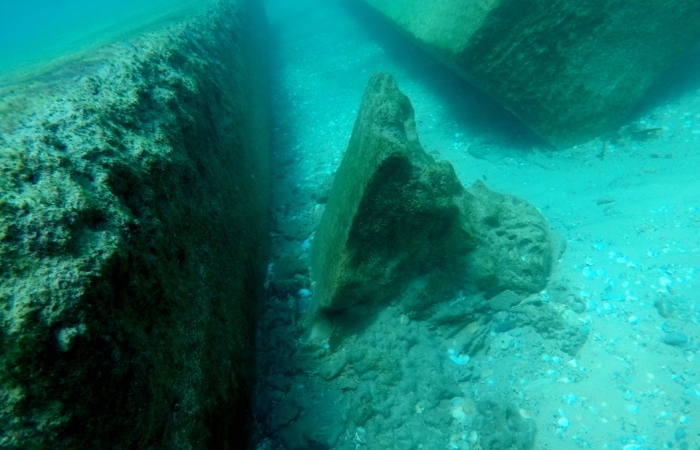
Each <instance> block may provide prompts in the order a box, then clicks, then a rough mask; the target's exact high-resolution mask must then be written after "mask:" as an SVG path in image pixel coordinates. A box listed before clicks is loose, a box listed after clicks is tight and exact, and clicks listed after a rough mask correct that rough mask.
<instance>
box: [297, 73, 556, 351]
mask: <svg viewBox="0 0 700 450" xmlns="http://www.w3.org/2000/svg"><path fill="white" fill-rule="evenodd" d="M553 248H554V246H553V244H552V240H551V235H550V233H549V229H548V226H547V224H546V222H545V220H544V218H543V217H542V215H541V214H539V212H538V211H537V210H536V209H535V208H534V207H533V206H532V205H530V204H528V203H527V202H525V201H524V200H521V199H518V198H516V197H513V196H510V195H503V194H498V193H495V192H493V191H490V190H489V189H488V188H487V187H486V186H485V185H483V183H480V182H478V183H476V184H475V185H474V186H473V187H471V188H468V189H465V188H464V187H463V186H462V185H461V184H460V182H459V180H458V179H457V177H456V175H455V173H454V170H453V168H452V166H451V165H450V164H449V163H448V162H446V161H440V162H436V161H435V160H434V159H433V158H432V157H430V156H429V155H428V154H427V153H426V152H425V151H424V150H423V149H422V148H421V146H420V143H419V141H418V136H417V135H416V130H415V122H414V115H413V108H412V106H411V103H410V101H409V100H408V98H407V97H406V96H405V95H403V94H402V93H401V92H400V91H399V90H398V87H397V86H396V83H395V81H394V80H393V78H392V77H391V76H389V75H387V74H375V75H374V76H372V78H371V79H370V81H369V84H368V86H367V90H366V91H365V95H364V98H363V100H362V105H361V106H360V111H359V113H358V117H357V121H356V123H355V127H354V130H353V133H352V137H351V139H350V143H349V146H348V150H347V152H346V154H345V156H344V158H343V161H342V162H341V165H340V167H339V168H338V171H337V173H336V176H335V180H334V182H333V187H332V189H331V192H330V194H329V198H328V204H327V207H326V210H325V212H324V214H323V216H322V218H321V222H320V224H319V226H318V230H317V231H316V234H315V237H314V240H313V245H312V254H311V266H312V272H313V273H312V277H313V279H314V281H315V283H316V287H315V292H314V299H313V300H314V304H313V305H312V310H311V332H310V338H311V339H312V340H319V339H324V338H327V337H328V335H330V333H331V331H332V329H333V327H335V326H341V327H342V326H351V327H352V326H353V325H350V324H351V323H352V322H357V323H355V324H354V325H361V322H362V321H365V320H367V319H368V318H370V317H372V316H373V313H374V312H376V311H377V309H378V308H382V307H384V306H385V305H386V304H387V303H389V302H400V303H401V304H402V305H403V308H404V309H405V310H411V311H415V310H424V309H427V308H430V307H431V306H432V305H433V304H435V303H436V302H440V301H442V300H445V299H446V298H451V297H453V296H454V295H455V294H456V293H457V292H458V291H460V290H461V289H463V288H465V289H468V290H471V291H480V292H483V293H485V294H486V295H488V296H492V295H495V294H497V293H499V292H501V291H504V290H506V289H509V290H512V291H514V292H516V293H520V294H524V293H531V292H536V291H538V290H540V289H542V288H543V287H544V285H545V283H546V281H547V277H548V275H549V272H550V269H551V266H552V261H553ZM340 315H342V316H343V317H342V318H341V317H340Z"/></svg>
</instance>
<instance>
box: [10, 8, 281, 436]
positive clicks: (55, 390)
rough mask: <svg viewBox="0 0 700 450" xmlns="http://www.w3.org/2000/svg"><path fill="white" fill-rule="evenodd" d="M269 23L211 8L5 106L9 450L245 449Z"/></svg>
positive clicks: (259, 272) (264, 184)
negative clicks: (264, 33) (263, 32)
mask: <svg viewBox="0 0 700 450" xmlns="http://www.w3.org/2000/svg"><path fill="white" fill-rule="evenodd" d="M262 19H263V16H262V11H260V10H259V5H257V2H252V1H247V0H240V1H237V0H235V1H227V2H216V3H215V4H214V3H213V4H212V6H211V8H210V9H208V10H207V11H206V12H203V13H202V14H201V15H200V16H197V17H193V18H192V19H191V20H189V21H188V22H187V23H181V24H176V25H171V26H170V27H168V28H166V29H164V30H162V31H160V32H157V33H153V34H149V35H145V36H142V37H139V38H135V39H133V40H131V41H130V42H129V43H128V45H124V44H118V45H116V46H114V47H111V48H110V49H107V50H106V51H102V52H101V53H100V54H101V55H103V56H107V58H106V59H103V60H101V61H97V60H94V59H93V60H91V61H77V62H73V63H72V64H73V66H72V69H66V71H67V72H71V70H72V71H73V73H80V74H81V76H80V77H79V79H77V80H76V79H75V77H72V78H73V79H72V81H71V82H69V83H67V84H62V85H61V84H56V83H55V84H54V85H53V89H54V92H52V93H49V94H47V95H44V96H43V97H42V98H39V97H36V98H34V97H31V98H24V99H23V100H22V110H21V114H20V113H19V112H18V109H17V108H18V106H17V105H13V104H10V103H8V102H4V103H3V108H6V109H5V110H4V111H8V114H4V111H3V112H2V113H1V114H2V115H1V116H0V117H3V123H2V125H1V126H0V130H2V134H1V135H0V447H1V448H3V449H49V448H70V449H96V448H113V449H126V448H140V449H163V448H173V449H175V448H177V449H202V448H217V449H227V448H241V447H240V444H241V441H242V440H245V439H246V436H247V425H246V423H247V420H248V417H249V400H250V399H249V398H247V396H248V395H249V392H250V391H251V390H252V387H251V380H250V374H251V371H252V367H251V363H252V354H251V347H252V345H251V339H252V331H253V330H252V325H253V320H252V319H253V317H254V316H255V312H256V311H255V302H256V300H257V299H258V298H259V297H260V295H261V292H260V291H261V286H262V283H263V280H264V268H265V258H266V243H267V236H268V231H267V222H266V218H267V206H268V170H269V168H268V161H267V158H268V120H267V119H268V117H267V115H268V111H267V106H266V91H265V86H264V83H263V82H262V81H261V80H264V79H265V74H264V64H263V61H262V60H261V56H260V55H261V54H262V50H263V48H264V46H263V45H262V42H260V34H259V30H260V28H261V27H263V26H264V21H263V20H262ZM10 110H12V114H9V111H10ZM5 119H7V120H5Z"/></svg>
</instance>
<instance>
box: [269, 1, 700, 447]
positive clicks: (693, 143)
mask: <svg viewBox="0 0 700 450" xmlns="http://www.w3.org/2000/svg"><path fill="white" fill-rule="evenodd" d="M357 3H358V2H321V1H314V0H303V1H297V2H286V1H282V0H276V1H275V0H269V1H267V2H266V6H267V11H268V17H269V21H270V29H271V33H272V42H271V56H270V57H271V77H272V80H273V82H272V98H273V105H274V107H273V111H274V126H275V134H274V139H275V140H274V147H273V162H274V163H273V180H274V182H273V208H274V209H273V222H272V236H273V243H272V254H273V258H272V260H271V263H270V267H269V271H270V273H269V276H268V300H267V301H268V303H267V306H266V313H264V314H263V316H262V321H261V328H260V331H259V334H258V345H259V348H260V354H259V355H258V358H259V360H260V361H261V363H259V370H260V372H259V375H260V377H261V379H260V380H259V382H260V383H261V387H260V390H259V395H258V398H257V400H256V402H257V403H256V409H257V410H258V415H257V417H258V420H259V421H260V422H261V423H260V436H261V441H260V442H259V443H258V446H257V448H258V449H283V448H284V449H287V448H289V449H292V448H293V449H301V448H314V449H316V448H318V449H328V448H337V449H341V448H342V449H365V448H366V449H436V450H437V449H439V450H445V449H447V450H457V449H463V450H466V449H493V450H495V449H499V450H510V449H519V450H522V449H624V450H641V449H672V448H673V449H696V448H700V426H699V425H698V423H697V421H698V419H699V417H698V414H700V391H699V390H698V387H699V386H700V384H699V383H700V378H699V376H700V374H699V373H698V370H699V368H700V366H698V349H699V347H698V337H700V336H698V332H699V331H700V296H699V295H698V283H699V281H698V276H699V274H698V268H699V267H700V212H699V211H698V208H699V207H700V204H699V202H700V179H698V173H700V154H699V153H698V149H699V148H700V84H699V82H698V80H700V47H697V46H696V47H694V48H693V49H692V50H691V51H690V52H689V53H687V54H685V55H684V56H683V58H682V59H680V60H679V61H678V62H677V63H676V65H675V66H674V67H673V68H672V69H671V70H670V71H668V72H665V74H664V75H663V76H661V78H660V81H659V82H658V83H657V84H654V85H653V87H652V88H650V90H649V93H648V94H647V95H646V96H645V97H643V99H642V100H641V102H640V103H638V104H637V105H635V109H633V110H632V112H630V113H629V114H628V115H625V116H624V118H619V119H620V120H621V122H620V124H621V125H622V126H620V127H616V128H615V130H614V131H612V132H609V133H607V134H605V135H604V136H602V137H597V138H595V139H592V140H590V139H589V140H584V141H581V142H578V143H577V145H574V146H565V147H564V148H558V149H555V148H553V147H552V146H551V145H549V144H548V143H547V142H546V135H545V139H542V138H540V137H538V136H537V135H536V134H535V133H533V132H532V131H531V130H530V129H528V127H526V126H524V125H523V124H522V122H521V121H519V120H518V119H517V118H515V117H514V116H513V115H512V114H509V113H508V112H507V111H506V110H504V109H503V108H502V107H501V106H499V105H498V104H497V102H495V101H494V100H493V99H492V98H490V97H489V96H488V95H486V94H484V93H483V92H482V91H479V90H478V89H476V88H474V87H471V86H470V85H469V84H468V83H465V82H464V80H463V79H462V78H460V77H459V76H458V75H457V74H456V72H457V73H459V71H454V70H450V69H448V68H446V67H445V66H444V65H441V64H439V63H437V62H436V60H435V59H434V58H432V57H431V55H429V54H428V52H426V51H425V48H424V47H423V46H422V45H420V43H419V44H416V42H415V40H412V39H410V38H408V37H407V36H406V35H405V33H402V30H400V29H399V27H397V26H396V23H393V22H391V21H388V20H386V17H382V16H381V14H376V13H375V11H372V10H370V9H368V8H366V7H364V6H362V5H359V4H357ZM366 3H370V4H373V5H375V4H382V3H384V4H388V5H391V3H392V2H379V1H368V2H366ZM398 3H406V2H398ZM412 3H413V4H414V5H415V4H417V3H418V2H412ZM422 3H423V5H424V6H420V7H419V6H415V8H416V10H415V11H412V12H413V13H416V14H422V13H424V12H425V10H431V9H432V10H435V9H439V8H441V7H442V6H440V5H443V4H445V3H450V2H441V3H440V5H438V4H437V3H433V2H422ZM456 3H459V2H456ZM462 3H468V2H462ZM475 3H476V2H475ZM482 3H485V2H482ZM396 9H398V6H397V7H396ZM418 9H420V11H418ZM386 10H387V11H388V13H387V15H388V16H390V17H392V18H393V17H394V16H391V14H392V13H394V12H395V11H392V10H391V6H387V8H386ZM407 14H410V13H407ZM426 15H427V13H426ZM396 17H399V18H398V19H396V21H397V22H399V24H400V26H401V25H403V24H405V23H407V22H409V19H405V17H403V16H400V15H398V13H397V16H396ZM421 17H424V16H421ZM404 19H405V22H401V21H402V20H404ZM448 19H449V17H448ZM427 21H428V19H426V22H427ZM390 22H391V23H390ZM426 27H427V25H426ZM419 30H420V28H419ZM422 31H425V28H423V29H422ZM416 34H418V33H416ZM523 63H524V62H523ZM627 69H628V68H624V70H627ZM615 70H623V68H615ZM378 71H379V72H385V73H387V74H390V75H391V76H392V77H393V78H394V79H395V80H396V84H397V85H398V89H400V91H401V92H403V94H405V95H406V96H408V98H410V103H411V104H412V106H413V108H414V110H415V131H416V132H417V136H418V138H417V139H419V140H420V144H418V145H419V146H420V147H422V150H412V151H420V152H421V153H424V154H427V155H429V156H421V158H430V159H434V160H436V161H448V162H449V163H450V164H451V166H452V167H453V170H454V171H453V173H452V174H449V173H448V175H449V176H450V177H452V178H454V180H452V181H451V182H452V183H455V184H460V186H464V187H465V188H466V191H467V192H470V193H471V194H472V195H473V196H475V197H477V198H480V201H483V202H484V203H487V205H484V206H481V207H476V209H477V210H479V211H478V214H484V215H485V216H487V217H488V216H489V215H490V214H492V217H498V219H495V218H493V219H488V218H486V219H483V221H484V222H486V223H477V224H471V225H470V226H473V227H476V228H479V227H481V226H485V229H483V230H477V231H475V232H474V233H476V234H477V235H479V234H482V233H483V234H487V235H488V236H487V237H485V238H483V239H485V240H486V241H487V242H485V243H483V245H484V246H487V247H492V246H500V247H501V248H500V249H498V250H497V249H493V248H490V249H488V250H489V251H494V250H495V251H496V252H500V254H499V255H498V256H495V257H493V259H491V255H481V256H477V258H482V257H484V258H486V259H487V262H485V261H483V260H477V261H469V262H467V263H464V264H465V266H464V268H463V267H460V264H463V262H462V261H461V260H460V256H459V255H451V254H450V253H451V252H453V251H454V250H455V247H457V246H459V245H460V244H457V243H456V242H455V240H454V239H453V238H450V241H449V242H443V241H442V238H441V237H436V236H435V235H431V234H427V235H426V234H423V233H422V232H421V229H420V228H421V227H423V226H426V223H425V222H423V219H422V218H411V217H410V215H411V212H410V211H408V210H399V211H398V212H396V214H399V215H401V217H399V218H398V219H397V220H399V221H403V220H405V221H406V222H412V223H406V224H402V225H399V226H396V228H394V230H395V232H397V233H403V234H404V236H403V239H408V240H410V239H414V241H413V242H411V243H405V242H403V243H399V242H398V241H394V240H392V242H393V244H392V245H394V246H395V247H394V251H395V252H396V253H404V255H392V256H390V257H388V258H387V259H385V260H382V261H383V262H381V263H380V264H384V266H382V267H381V268H379V269H380V272H381V274H379V275H377V274H375V273H374V272H373V271H374V269H375V268H374V267H365V266H364V265H358V266H353V262H351V259H352V258H353V256H350V255H357V254H358V253H357V252H359V253H360V254H364V255H365V257H367V258H382V257H384V256H383V255H382V254H381V253H382V251H377V252H373V250H376V249H377V248H378V247H380V246H382V245H385V244H383V243H376V242H366V245H368V246H370V247H372V248H369V249H367V248H364V247H362V248H360V249H357V248H356V247H355V246H361V245H362V244H361V243H357V242H354V241H353V236H350V237H347V235H342V234H337V233H336V234H332V233H331V234H329V233H325V232H324V235H323V236H322V238H324V239H331V242H327V243H323V244H321V243H320V242H318V240H319V239H320V238H321V237H320V236H319V234H320V233H321V232H322V231H323V230H322V229H321V227H324V226H325V224H324V222H325V221H326V217H325V215H327V214H328V213H329V212H330V209H331V208H332V207H333V205H332V202H333V201H334V200H336V201H338V200H339V199H342V200H341V201H342V202H343V203H345V204H346V205H347V204H350V203H351V202H352V201H354V200H353V199H352V198H350V197H351V195H350V194H348V195H346V196H343V195H342V194H339V193H337V192H336V190H342V189H355V188H356V187H355V186H353V185H352V182H353V180H343V182H344V183H346V185H345V186H340V185H339V184H338V180H337V177H339V176H341V175H345V174H344V173H343V169H344V167H343V165H345V164H346V163H350V161H347V158H350V155H348V153H349V152H350V151H351V150H352V149H353V141H354V140H355V133H358V124H359V123H360V121H361V120H362V119H361V116H362V114H363V112H358V111H360V110H359V109H358V108H364V105H365V102H366V101H367V98H368V97H367V96H368V93H365V94H364V97H363V96H362V93H363V92H365V88H366V86H367V80H368V79H369V78H370V76H372V75H373V74H374V73H375V72H378ZM528 82H529V83H535V84H536V83H542V82H546V81H544V80H542V79H541V78H535V79H530V80H529V81H528ZM370 83H371V82H370ZM369 89H370V88H369V87H367V90H369ZM552 101H557V100H554V99H552ZM361 102H362V105H363V106H362V107H361V106H360V103H361ZM403 108H407V106H404V107H403ZM571 108H572V109H573V108H574V105H571ZM578 112H579V113H580V114H583V113H581V112H580V111H578ZM358 114H359V115H358ZM412 119H413V118H410V119H408V118H405V117H404V118H402V119H401V120H412ZM617 119H618V118H616V120H617ZM571 120H573V119H571ZM353 125H354V129H353ZM411 127H413V125H411ZM407 128H408V126H407ZM351 130H352V138H351ZM409 134H410V133H409V132H408V131H407V132H406V138H407V139H408V141H410V140H411V137H410V135H409ZM360 140H362V142H366V140H364V139H362V138H360ZM348 141H350V146H349V147H348ZM409 146H410V145H409ZM346 152H348V153H346ZM344 158H346V160H344ZM360 158H365V161H364V162H365V163H366V164H372V163H374V162H373V161H372V162H370V161H368V160H367V159H369V158H370V157H369V156H366V157H363V156H360ZM359 164H360V163H359V162H354V167H353V168H352V169H349V168H348V169H349V171H350V176H356V177H361V176H365V175H364V174H362V171H361V169H359V168H358V167H357V165H359ZM425 164H432V163H425V162H421V163H418V162H413V163H412V166H413V169H412V170H413V171H414V172H415V171H416V170H419V169H418V167H421V168H422V167H424V165H425ZM348 165H350V164H348ZM378 170H381V169H378ZM421 170H424V169H421ZM448 172H449V171H448ZM334 177H335V178H336V180H335V181H333V178H334ZM407 177H408V176H407ZM416 178H420V176H419V175H416ZM407 180H409V181H406V182H407V183H416V182H417V180H413V179H412V178H410V177H409V178H407ZM371 182H372V181H368V183H371ZM475 183H476V184H477V185H478V186H474V185H475ZM482 184H483V185H485V186H488V189H493V191H495V192H498V193H502V194H498V196H496V194H495V193H492V194H488V195H486V194H484V193H483V189H484V188H482V187H479V186H481V185H482ZM469 186H472V187H469ZM367 189H368V190H369V191H371V193H366V194H365V195H366V196H367V197H366V198H364V199H362V201H375V202H379V203H380V205H378V208H380V209H381V210H380V211H368V212H367V216H362V217H360V216H361V215H362V212H358V213H357V214H358V215H357V216H356V218H357V219H356V220H362V221H373V222H374V223H373V224H371V225H376V226H377V227H381V226H383V225H385V224H386V221H382V220H383V219H382V217H383V213H386V214H391V213H392V211H391V207H390V206H388V205H387V204H385V202H386V199H385V198H384V195H387V196H389V199H397V198H398V197H399V196H401V195H407V199H406V200H405V201H414V200H413V199H411V198H410V197H411V195H412V194H402V193H399V192H397V190H396V189H394V188H389V192H386V193H382V192H377V191H376V190H375V189H374V188H372V187H368V188H367ZM458 195H462V194H458ZM415 196H416V199H418V198H423V196H424V194H422V193H416V194H415ZM509 196H516V197H518V198H519V199H522V201H524V202H527V203H528V204H529V205H531V206H527V207H526V206H525V205H519V204H514V205H512V206H511V205H509V206H508V208H509V210H508V211H500V212H496V211H495V210H496V209H497V207H496V206H492V205H488V203H489V202H496V203H497V204H499V205H504V204H508V203H510V202H512V200H511V198H510V197H509ZM483 197H487V198H483ZM488 197H491V198H488ZM415 201H417V200H415ZM363 207H364V206H358V208H360V209H362V208H363ZM482 208H483V209H489V208H493V210H494V211H493V212H485V211H483V210H481V209H482ZM531 209H532V210H535V209H536V211H531ZM425 213H426V214H440V213H439V208H436V207H434V206H430V207H427V209H426V212H425ZM322 216H323V218H321V217H322ZM386 220H387V221H388V220H390V219H386ZM441 220H445V219H441ZM319 223H320V224H321V225H319ZM389 226H391V225H389ZM404 226H405V228H404ZM533 228H534V230H533ZM550 229H551V232H550V231H547V233H551V234H550V235H549V236H544V235H543V234H542V233H540V232H541V231H542V230H550ZM352 233H353V232H352V231H351V232H350V234H351V235H352ZM380 235H381V232H380ZM371 236H372V234H371V232H370V233H369V236H368V235H367V234H365V235H362V237H361V236H360V235H359V234H358V235H357V236H355V237H354V238H355V239H360V238H363V239H365V240H367V239H371V238H372V237H371ZM383 238H384V239H393V238H394V237H393V236H383ZM480 239H482V237H478V238H475V240H477V241H478V240H480ZM319 245H324V246H326V245H331V246H332V245H343V246H346V247H347V248H346V249H345V250H343V251H345V252H348V254H349V255H348V256H346V255H337V258H343V257H347V258H348V261H342V262H337V264H338V265H340V266H342V267H341V268H335V267H334V268H332V269H331V271H336V272H334V273H333V274H332V275H329V276H338V277H341V278H342V277H345V274H338V272H339V271H342V270H351V269H348V267H351V268H355V269H356V270H358V271H359V272H361V273H359V274H357V275H356V276H354V277H353V276H352V275H348V276H347V277H348V278H349V280H347V279H345V278H344V280H345V281H347V283H348V284H355V283H358V284H359V283H363V284H366V285H364V286H355V285H353V286H352V287H347V286H346V288H347V291H351V292H342V288H340V287H338V286H335V285H334V286H328V283H332V282H329V281H327V280H323V279H319V277H318V275H319V273H322V274H325V268H324V267H317V266H316V265H315V264H320V265H323V266H325V265H329V264H331V265H332V264H334V263H335V262H334V261H329V260H328V259H325V260H322V262H320V263H318V261H316V259H317V258H318V257H319V256H318V255H317V254H316V249H315V248H314V247H315V246H319ZM403 245H405V246H407V247H411V248H409V249H403V248H400V247H402V246H403ZM479 245H482V244H479V243H478V242H477V243H475V244H474V243H472V244H471V245H466V246H465V248H466V249H460V250H459V251H458V252H457V253H460V254H461V253H464V252H470V251H475V250H474V249H473V248H468V247H470V246H477V249H476V251H477V252H480V250H479V249H478V246H479ZM421 246H433V249H427V250H426V249H423V248H420V247H421ZM433 251H434V252H435V253H433ZM411 252H415V253H411ZM510 252H516V254H515V255H511V254H508V253H510ZM484 253H487V251H485V252H484ZM550 255H553V256H550ZM403 257H406V258H408V259H411V258H418V259H417V260H415V259H414V260H413V261H409V262H404V261H400V259H401V258H403ZM394 258H398V259H399V261H397V260H395V259H394ZM521 258H522V259H529V262H531V263H530V264H528V262H527V261H526V262H524V261H521V260H520V259H521ZM548 258H551V260H550V259H548ZM366 262H367V263H368V264H370V262H368V261H366ZM394 263H395V264H397V265H404V267H399V268H394V269H395V273H394V274H391V275H390V274H387V273H386V272H388V271H389V270H390V267H391V265H392V264H394ZM413 263H415V267H405V266H406V265H411V264H413ZM481 264H497V265H501V264H503V265H509V266H511V267H512V268H513V269H512V270H513V271H515V272H516V273H514V274H509V273H500V272H501V269H503V270H504V271H507V269H506V268H502V267H496V268H491V267H489V268H483V267H480V265H481ZM431 265H432V267H431ZM309 270H310V272H309ZM462 270H463V271H462ZM433 271H440V273H439V274H436V275H435V277H434V278H433ZM451 271H458V273H450V272H451ZM480 271H485V272H487V273H486V274H483V275H481V274H480V273H479V272H480ZM544 274H546V275H545V276H546V277H547V280H546V281H544V280H541V279H540V278H539V277H540V276H542V275H544ZM393 276H396V277H397V278H398V279H396V280H394V279H392V277H393ZM518 277H522V278H523V279H519V278H518ZM525 278H527V279H525ZM394 283H396V285H397V286H394ZM367 284H371V285H367ZM338 290H341V292H338ZM387 291H389V292H387ZM328 292H331V293H332V294H328ZM319 294H320V295H325V296H328V295H337V296H338V297H340V298H333V299H328V298H327V297H326V298H317V295H319ZM346 295H347V296H352V297H353V298H351V299H347V298H345V296H346ZM319 301H320V302H325V303H324V306H325V307H326V308H327V309H328V314H327V315H328V317H325V318H324V319H325V320H328V321H330V322H331V323H330V324H329V325H325V328H324V326H321V327H320V328H323V330H322V331H321V332H320V334H319V335H318V339H316V340H314V338H315V337H316V336H314V335H313V333H310V332H309V327H311V328H312V329H313V328H314V327H316V326H317V325H316V322H317V321H319V320H320V319H318V317H316V316H317V315H318V312H317V311H316V310H315V309H314V308H315V303H316V302H319ZM336 301H337V302H339V303H340V305H339V306H336V305H335V304H334V302H336ZM322 321H323V320H322Z"/></svg>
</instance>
